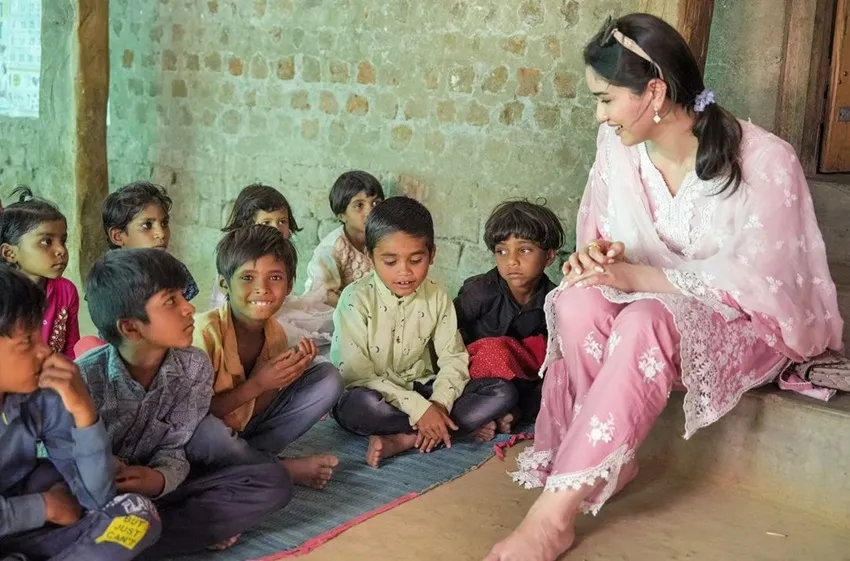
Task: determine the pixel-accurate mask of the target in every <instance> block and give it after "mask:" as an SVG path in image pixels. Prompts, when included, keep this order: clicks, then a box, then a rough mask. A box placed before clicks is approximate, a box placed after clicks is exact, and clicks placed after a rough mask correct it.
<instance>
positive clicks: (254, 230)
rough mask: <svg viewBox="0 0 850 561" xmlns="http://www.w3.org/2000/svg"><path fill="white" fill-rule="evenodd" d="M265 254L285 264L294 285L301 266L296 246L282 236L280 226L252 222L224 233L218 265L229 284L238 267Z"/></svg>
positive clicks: (290, 280) (216, 255)
mask: <svg viewBox="0 0 850 561" xmlns="http://www.w3.org/2000/svg"><path fill="white" fill-rule="evenodd" d="M266 255H271V256H272V257H274V258H275V259H277V260H278V261H280V262H281V263H283V264H284V265H285V266H286V276H287V279H288V281H289V285H290V286H292V283H293V282H294V281H295V269H296V267H298V254H297V253H296V252H295V246H293V245H292V242H290V241H289V240H287V239H286V238H284V237H283V236H281V235H280V232H278V230H277V228H272V227H270V226H265V225H263V224H253V225H251V226H248V227H247V228H240V229H238V230H232V231H230V232H228V233H227V234H225V235H224V237H223V238H221V241H219V242H218V245H217V246H216V248H215V268H216V270H217V271H218V274H219V275H221V276H222V277H224V280H225V281H226V282H227V284H228V285H230V278H231V277H232V276H233V274H234V273H235V272H236V271H237V270H238V269H239V267H241V266H242V265H244V264H245V263H249V262H251V263H253V262H254V261H256V260H257V259H259V258H260V257H265V256H266Z"/></svg>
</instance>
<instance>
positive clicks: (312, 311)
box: [210, 183, 334, 345]
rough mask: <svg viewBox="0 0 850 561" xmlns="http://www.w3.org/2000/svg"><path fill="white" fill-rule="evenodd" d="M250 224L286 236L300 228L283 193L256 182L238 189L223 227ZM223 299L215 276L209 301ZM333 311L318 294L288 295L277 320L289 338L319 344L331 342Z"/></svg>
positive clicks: (214, 303)
mask: <svg viewBox="0 0 850 561" xmlns="http://www.w3.org/2000/svg"><path fill="white" fill-rule="evenodd" d="M252 224H264V225H266V226H271V227H273V228H277V230H278V231H279V232H280V235H281V236H283V237H284V238H285V239H287V240H288V239H289V238H290V236H292V235H294V234H295V233H296V232H300V231H301V228H299V227H298V223H297V222H296V221H295V216H294V215H293V214H292V208H291V207H290V206H289V201H287V200H286V197H284V196H283V195H282V194H281V193H280V191H278V190H277V189H275V188H274V187H269V186H268V185H261V184H259V183H255V184H253V185H248V186H247V187H245V188H244V189H242V191H240V192H239V196H237V197H236V202H235V203H234V204H233V210H232V211H231V213H230V218H229V219H228V221H227V225H226V226H225V227H224V228H223V229H222V231H223V232H232V231H233V230H236V229H238V228H245V227H247V226H251V225H252ZM224 300H225V298H224V292H222V290H221V288H219V281H218V279H216V282H215V283H214V284H213V290H212V296H211V298H210V303H211V304H212V307H213V308H219V307H221V305H222V304H224ZM333 311H334V310H333V308H332V307H330V306H328V305H327V304H325V303H324V299H323V298H322V297H320V296H319V295H317V296H316V297H313V298H305V297H298V296H290V297H288V298H287V299H286V300H285V301H284V303H283V305H282V306H281V307H280V311H279V312H278V313H277V321H278V322H280V325H281V326H282V327H283V330H284V331H285V332H286V336H287V338H288V339H289V340H290V341H295V340H298V339H301V338H303V337H308V338H310V339H313V340H314V341H315V342H316V343H317V344H319V345H322V344H324V345H327V344H330V342H331V333H332V332H333Z"/></svg>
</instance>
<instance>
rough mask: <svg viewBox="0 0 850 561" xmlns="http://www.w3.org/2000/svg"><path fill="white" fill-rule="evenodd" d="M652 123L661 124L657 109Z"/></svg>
mask: <svg viewBox="0 0 850 561" xmlns="http://www.w3.org/2000/svg"><path fill="white" fill-rule="evenodd" d="M652 122H653V123H655V124H656V125H657V124H658V123H660V122H661V115H659V114H658V109H656V110H655V116H654V117H652Z"/></svg>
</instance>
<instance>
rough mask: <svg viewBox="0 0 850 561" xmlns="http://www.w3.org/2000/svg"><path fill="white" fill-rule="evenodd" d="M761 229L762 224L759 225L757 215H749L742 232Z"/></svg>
mask: <svg viewBox="0 0 850 561" xmlns="http://www.w3.org/2000/svg"><path fill="white" fill-rule="evenodd" d="M762 228H764V224H762V223H761V220H760V219H759V215H758V214H751V215H750V217H749V218H748V219H747V223H746V224H745V225H744V230H760V229H762Z"/></svg>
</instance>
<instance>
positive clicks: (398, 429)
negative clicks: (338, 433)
mask: <svg viewBox="0 0 850 561" xmlns="http://www.w3.org/2000/svg"><path fill="white" fill-rule="evenodd" d="M413 389H414V391H416V393H418V394H419V395H421V396H422V397H424V398H426V399H429V398H430V397H431V393H432V392H433V390H434V388H433V383H432V382H429V383H427V384H420V383H418V382H416V383H414V385H413ZM516 402H517V390H516V388H515V387H514V386H513V385H512V384H511V383H510V382H507V381H506V380H500V379H498V378H480V379H477V380H470V381H469V383H468V384H467V385H466V387H465V388H464V390H463V393H462V394H461V395H460V397H458V398H457V400H456V401H455V403H454V406H453V407H452V412H451V414H450V415H449V416H450V417H451V418H452V420H453V421H454V422H455V424H456V425H457V426H458V431H457V433H456V434H457V436H463V435H466V434H469V433H471V432H473V431H475V430H476V429H478V428H480V427H481V426H483V425H485V424H487V423H489V422H490V421H495V420H496V419H498V418H499V417H501V416H503V415H505V414H506V413H508V412H509V411H510V410H511V409H513V408H514V406H515V405H516ZM333 417H334V419H336V422H337V423H339V425H340V426H341V427H342V428H344V429H346V430H347V431H349V432H352V433H354V434H358V435H360V436H371V435H373V434H374V435H389V434H400V433H410V432H413V429H412V428H411V426H410V417H408V416H407V414H406V413H405V412H403V411H401V410H400V409H396V408H395V407H393V406H392V405H390V404H389V403H387V402H386V401H385V400H384V397H383V396H382V395H381V394H380V393H378V392H376V391H375V390H370V389H366V388H352V389H350V390H346V392H345V393H344V394H342V397H341V398H340V400H339V403H337V405H336V407H334V410H333Z"/></svg>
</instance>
